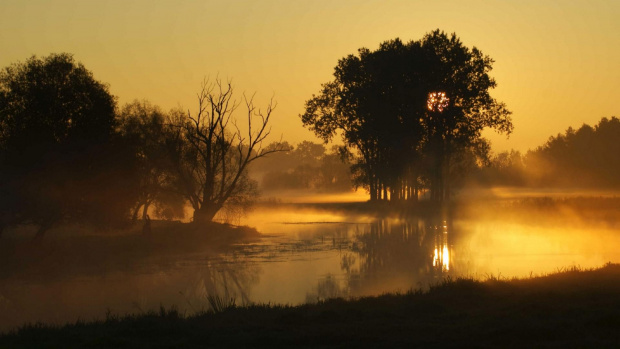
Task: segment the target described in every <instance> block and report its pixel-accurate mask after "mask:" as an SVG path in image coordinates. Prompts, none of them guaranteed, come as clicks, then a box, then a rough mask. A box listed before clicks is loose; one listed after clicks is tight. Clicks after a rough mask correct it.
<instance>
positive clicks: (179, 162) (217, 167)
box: [0, 54, 281, 236]
mask: <svg viewBox="0 0 620 349" xmlns="http://www.w3.org/2000/svg"><path fill="white" fill-rule="evenodd" d="M241 104H242V105H243V107H244V108H240V109H244V111H245V121H244V122H245V124H246V125H247V127H248V128H247V130H245V131H243V132H242V131H241V129H240V128H238V127H237V121H236V117H235V115H233V114H234V113H235V111H236V110H237V109H238V107H240V105H241ZM274 107H275V105H274V103H273V102H270V104H269V105H268V106H267V108H266V110H264V111H261V110H259V109H258V108H257V107H256V106H255V105H254V103H253V100H252V99H251V98H249V99H248V98H245V97H244V99H243V101H242V102H239V101H236V100H235V99H233V88H232V86H231V84H230V83H223V82H222V81H221V80H219V79H217V80H215V81H214V82H208V81H205V82H204V84H203V87H202V90H201V91H200V93H199V94H198V109H197V111H196V112H195V113H191V112H183V111H182V110H172V111H171V112H169V113H164V112H162V111H161V110H160V109H159V108H157V107H156V106H153V105H151V104H149V103H148V102H134V103H131V104H129V105H126V106H125V107H124V108H122V109H121V110H120V112H119V111H117V108H116V101H115V98H114V97H113V96H112V95H111V94H110V92H109V90H108V87H107V86H106V85H104V84H102V83H100V82H98V81H96V80H95V79H94V78H93V75H92V73H91V72H90V71H88V70H87V69H86V68H85V67H84V66H83V65H82V64H79V63H76V62H75V61H74V60H73V57H72V56H71V55H69V54H52V55H50V56H48V57H44V58H41V59H39V58H36V57H32V58H30V59H28V60H27V61H26V62H25V63H18V64H14V65H12V66H10V67H7V68H5V69H4V70H3V71H2V72H0V233H1V232H2V230H3V229H4V228H5V227H7V226H9V225H15V224H21V223H33V224H36V225H38V226H39V232H38V234H37V235H38V236H42V235H43V234H44V233H45V231H46V230H48V229H49V228H51V227H52V226H53V225H55V224H58V223H60V222H63V221H73V222H87V223H93V224H96V225H98V226H103V225H110V224H115V223H118V224H120V223H122V222H125V221H127V219H129V218H133V219H134V220H135V219H137V217H138V215H139V213H140V210H142V216H143V217H144V218H146V215H147V212H148V211H149V207H155V208H156V210H157V212H159V213H160V214H161V215H162V216H164V217H173V216H182V215H183V212H184V207H185V206H186V203H189V204H190V205H191V207H192V208H193V209H194V214H193V219H194V221H195V222H208V221H211V220H212V219H213V218H214V216H215V215H216V213H217V212H218V211H220V210H221V209H223V208H227V207H243V206H245V205H248V204H249V203H250V202H251V201H252V199H253V198H254V197H255V196H256V190H255V189H256V183H255V182H254V181H252V180H251V179H250V178H249V176H248V165H249V164H250V163H251V162H252V161H254V160H256V159H258V158H261V157H263V156H265V155H266V154H269V153H272V152H277V151H279V150H281V148H280V147H279V146H277V145H275V146H272V147H271V148H269V149H263V148H262V143H263V141H264V140H265V138H266V137H267V136H268V135H269V132H270V130H269V128H268V127H267V126H268V123H269V119H270V116H271V114H272V112H273V108H274Z"/></svg>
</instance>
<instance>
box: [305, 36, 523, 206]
mask: <svg viewBox="0 0 620 349" xmlns="http://www.w3.org/2000/svg"><path fill="white" fill-rule="evenodd" d="M492 63H493V61H492V59H491V58H489V57H488V56H484V55H483V54H482V53H481V52H480V51H479V50H478V49H476V48H475V47H474V48H473V49H469V48H467V47H465V46H464V45H463V44H462V43H461V41H460V40H459V39H458V38H457V37H456V35H455V34H452V35H451V36H448V35H447V34H445V33H444V32H441V31H439V30H436V31H433V32H431V33H429V34H427V35H426V36H425V37H424V38H423V39H422V40H419V41H411V42H409V43H407V44H404V43H403V42H401V41H400V40H399V39H396V40H392V41H386V42H384V43H382V44H381V45H380V47H379V49H378V50H376V51H370V50H368V49H366V48H362V49H360V50H359V54H358V55H357V56H356V55H349V56H347V57H345V58H343V59H341V60H340V61H339V62H338V65H337V66H336V68H335V72H334V77H335V79H334V80H333V81H331V82H328V83H326V84H324V85H323V88H322V90H321V93H320V94H319V95H318V96H313V97H312V98H311V99H310V100H308V101H307V102H306V111H305V113H304V114H303V115H301V118H302V121H303V123H304V125H305V126H307V127H309V128H310V129H311V130H313V131H314V132H315V133H316V134H317V135H318V136H319V137H321V138H323V139H324V140H325V141H329V140H331V139H332V138H333V137H334V136H335V135H336V134H338V133H340V134H341V136H342V140H343V142H344V144H345V146H346V147H348V148H349V149H351V150H353V151H354V154H355V155H356V159H357V160H356V162H357V164H355V165H354V168H353V170H354V171H355V173H357V174H358V180H359V181H361V182H362V183H363V184H365V185H366V186H367V188H368V189H369V191H370V198H371V200H377V199H381V198H384V199H387V198H388V194H389V197H390V198H391V199H408V198H412V199H415V198H417V193H416V191H417V190H418V187H419V186H420V184H421V183H422V182H423V181H424V180H425V178H426V179H428V181H429V182H430V183H431V191H432V193H433V194H432V196H433V198H434V199H436V200H442V199H444V198H448V197H449V196H450V190H449V185H448V183H450V176H451V171H450V169H451V168H452V167H453V166H451V165H450V163H451V161H452V160H453V158H454V157H455V156H456V155H457V154H460V153H462V151H463V150H464V149H467V148H471V147H472V146H474V145H475V144H477V143H479V140H480V138H481V131H482V130H483V129H484V128H485V127H491V128H494V129H496V130H498V131H500V132H506V133H509V132H511V130H512V123H511V121H510V118H509V115H510V112H509V111H508V110H507V109H506V108H505V106H504V104H503V103H500V102H497V101H496V100H495V99H493V98H492V97H491V96H490V94H489V90H490V89H492V88H494V87H495V85H496V84H495V81H494V80H493V79H492V78H491V77H490V76H489V75H488V73H489V71H490V70H491V68H492ZM437 92H440V93H443V94H444V96H447V99H446V101H445V105H442V106H441V107H440V108H437V107H436V106H435V107H433V106H432V105H429V104H428V99H429V96H430V95H431V94H432V93H437Z"/></svg>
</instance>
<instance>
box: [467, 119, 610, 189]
mask: <svg viewBox="0 0 620 349" xmlns="http://www.w3.org/2000/svg"><path fill="white" fill-rule="evenodd" d="M618 139H620V120H619V119H618V118H616V117H611V118H602V119H601V121H600V122H599V123H598V124H597V125H595V126H594V127H592V126H590V125H586V124H584V125H583V126H581V127H580V128H579V129H578V130H574V129H573V128H571V127H569V128H568V129H567V130H566V132H565V133H564V134H558V135H557V136H555V137H550V138H549V140H548V141H547V142H546V143H545V144H544V145H542V146H540V147H538V148H536V149H534V150H530V151H528V152H527V153H526V154H525V155H522V154H521V153H519V152H517V151H510V152H503V153H500V154H497V155H496V156H494V157H493V158H492V159H491V161H490V164H489V166H486V167H483V168H481V169H480V170H479V171H478V173H477V174H476V176H475V178H476V179H477V181H479V182H480V183H483V184H487V185H505V186H561V187H601V188H617V187H620V177H619V176H618V172H620V157H619V156H618V154H620V143H619V142H618Z"/></svg>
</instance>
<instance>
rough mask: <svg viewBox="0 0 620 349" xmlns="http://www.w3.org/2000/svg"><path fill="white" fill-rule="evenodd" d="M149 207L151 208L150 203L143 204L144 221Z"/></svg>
mask: <svg viewBox="0 0 620 349" xmlns="http://www.w3.org/2000/svg"><path fill="white" fill-rule="evenodd" d="M149 206H151V202H150V201H146V202H145V203H144V209H143V210H142V220H146V216H147V214H148V212H149Z"/></svg>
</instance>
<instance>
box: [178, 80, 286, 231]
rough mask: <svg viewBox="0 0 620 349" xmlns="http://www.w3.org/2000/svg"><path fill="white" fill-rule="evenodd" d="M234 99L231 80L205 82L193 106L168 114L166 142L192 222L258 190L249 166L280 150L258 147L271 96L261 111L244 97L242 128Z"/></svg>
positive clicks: (247, 200) (207, 219)
mask: <svg viewBox="0 0 620 349" xmlns="http://www.w3.org/2000/svg"><path fill="white" fill-rule="evenodd" d="M239 104H240V103H239V102H238V101H235V100H234V99H233V87H232V85H231V83H230V82H228V83H223V82H222V81H221V80H220V79H216V80H215V81H214V82H211V83H210V82H207V81H205V82H204V83H203V86H202V90H201V91H200V93H198V111H197V112H196V113H190V112H188V113H182V112H177V113H175V114H174V115H172V117H171V120H170V123H171V124H172V125H173V126H174V128H175V129H176V133H175V134H174V136H173V137H171V138H170V139H168V141H167V147H168V151H169V152H170V153H171V154H172V160H173V166H174V168H175V170H176V173H175V176H176V187H177V188H178V189H179V191H180V193H182V194H183V195H184V196H185V198H186V199H187V200H188V201H189V202H190V204H191V205H192V207H193V209H194V215H193V219H194V222H198V223H202V222H210V221H211V220H212V219H213V218H214V216H215V215H216V214H217V212H218V211H220V210H221V209H222V208H224V207H225V206H226V205H231V206H247V205H248V204H250V203H251V202H252V200H253V199H254V198H255V196H256V195H257V189H256V182H255V181H253V180H252V179H250V178H249V176H248V171H247V170H248V165H249V164H250V163H251V162H253V161H254V160H256V159H258V158H261V157H263V156H265V155H267V154H270V153H274V152H278V151H280V150H282V149H283V148H280V147H275V148H263V141H264V140H265V139H266V138H267V137H268V136H269V133H270V129H269V128H268V124H269V119H270V118H271V113H272V112H273V109H274V108H275V103H274V102H273V101H271V102H270V103H269V104H268V105H267V107H266V109H265V110H264V111H262V110H260V109H258V108H257V107H256V106H255V105H254V102H253V98H246V97H245V96H244V106H245V118H244V119H245V120H244V123H245V124H246V127H247V131H245V132H242V131H241V129H240V128H239V127H238V126H237V119H236V118H235V116H234V114H235V111H236V110H237V107H239Z"/></svg>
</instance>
